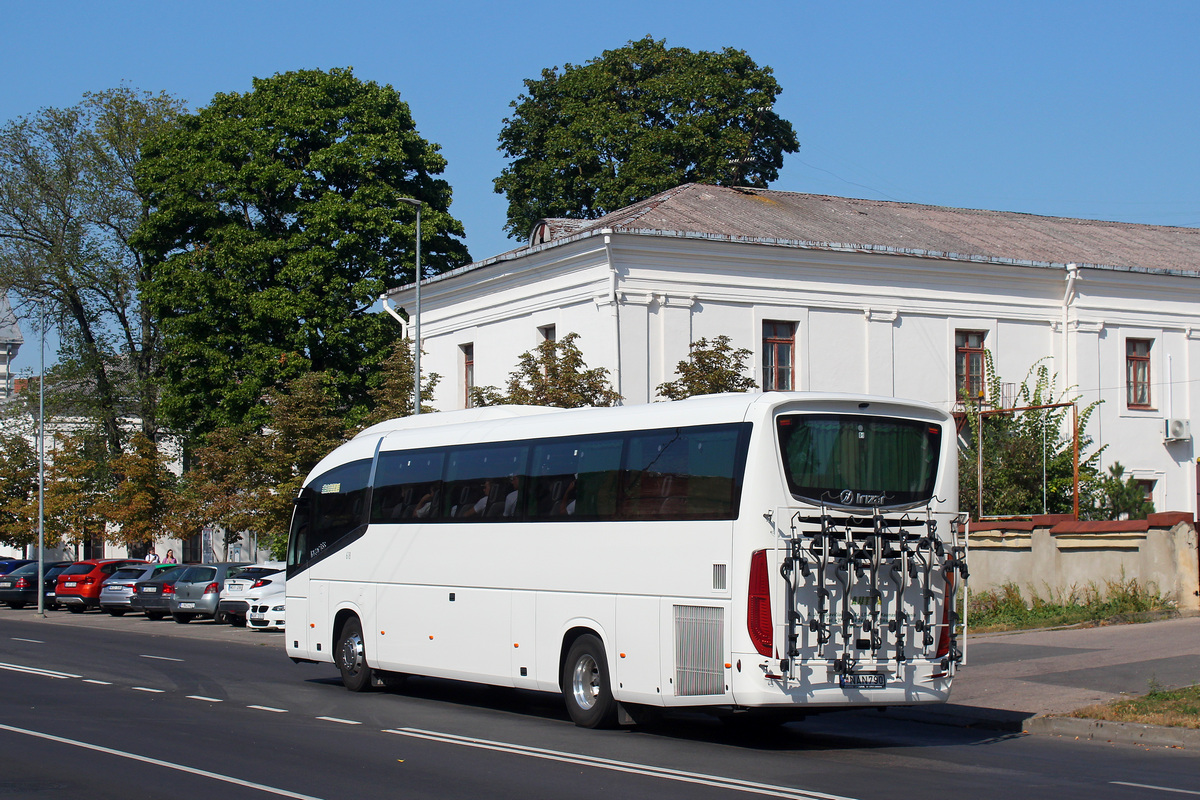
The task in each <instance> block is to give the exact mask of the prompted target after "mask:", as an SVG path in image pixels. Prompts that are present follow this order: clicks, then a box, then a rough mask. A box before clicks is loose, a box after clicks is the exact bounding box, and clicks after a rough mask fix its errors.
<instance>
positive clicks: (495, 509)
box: [442, 443, 529, 520]
mask: <svg viewBox="0 0 1200 800" xmlns="http://www.w3.org/2000/svg"><path fill="white" fill-rule="evenodd" d="M528 457H529V447H528V446H527V445H525V444H523V443H522V444H496V445H480V446H478V447H463V448H459V449H456V450H453V451H451V453H450V455H449V458H448V460H447V463H446V482H445V484H444V488H445V496H444V497H443V499H442V508H443V510H444V512H445V515H446V516H447V517H449V518H453V519H471V520H491V519H503V518H504V511H505V509H506V508H507V509H509V511H510V514H509V516H510V518H511V517H512V516H513V515H514V514H516V512H517V511H518V510H520V509H521V508H522V507H523V506H522V503H521V495H522V494H523V492H524V487H525V486H526V485H527V482H528V476H527V475H526V467H527V464H526V462H527V459H528Z"/></svg>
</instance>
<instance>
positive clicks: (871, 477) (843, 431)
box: [779, 415, 941, 505]
mask: <svg viewBox="0 0 1200 800" xmlns="http://www.w3.org/2000/svg"><path fill="white" fill-rule="evenodd" d="M779 432H780V446H781V447H782V448H783V453H784V467H785V472H786V473H787V479H788V484H789V487H790V489H791V491H792V493H793V494H795V495H797V496H801V497H806V498H808V499H811V500H815V501H817V502H827V503H835V504H841V505H890V504H901V503H909V502H916V501H919V500H924V499H928V497H929V495H930V493H931V492H932V490H933V483H934V480H935V479H936V473H937V459H938V442H939V441H940V435H941V432H940V428H938V427H937V426H931V425H928V424H925V423H921V422H916V421H910V420H889V419H881V418H872V417H857V416H854V417H845V416H836V417H835V416H808V415H796V416H789V417H782V418H780V420H779ZM860 495H861V496H870V497H869V498H860Z"/></svg>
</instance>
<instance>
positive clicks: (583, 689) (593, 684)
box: [571, 655, 600, 710]
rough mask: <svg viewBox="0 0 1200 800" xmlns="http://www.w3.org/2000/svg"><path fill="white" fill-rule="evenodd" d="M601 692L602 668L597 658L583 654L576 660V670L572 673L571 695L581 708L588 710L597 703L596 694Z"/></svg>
mask: <svg viewBox="0 0 1200 800" xmlns="http://www.w3.org/2000/svg"><path fill="white" fill-rule="evenodd" d="M599 693H600V669H599V667H597V665H596V659H594V658H592V657H591V656H590V655H583V656H581V657H580V659H579V660H578V661H576V662H575V671H574V672H573V673H572V675H571V695H572V696H573V697H574V698H575V703H576V705H578V706H579V707H580V708H582V709H585V710H588V709H591V707H592V706H594V705H596V695H598V694H599Z"/></svg>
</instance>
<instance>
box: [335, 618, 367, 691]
mask: <svg viewBox="0 0 1200 800" xmlns="http://www.w3.org/2000/svg"><path fill="white" fill-rule="evenodd" d="M334 652H335V653H337V665H338V671H339V672H341V673H342V685H343V686H345V687H346V688H347V689H349V690H350V691H352V692H365V691H366V690H368V689H370V688H371V668H370V667H369V666H367V648H366V645H365V644H364V643H363V635H362V623H360V622H359V621H358V617H350V618H349V619H347V620H346V622H345V623H344V624H343V625H342V630H341V633H339V634H338V641H337V649H336V650H335V651H334Z"/></svg>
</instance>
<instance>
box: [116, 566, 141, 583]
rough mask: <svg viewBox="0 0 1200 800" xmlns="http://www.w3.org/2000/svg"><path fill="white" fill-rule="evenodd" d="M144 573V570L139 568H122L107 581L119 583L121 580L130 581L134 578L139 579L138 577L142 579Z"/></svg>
mask: <svg viewBox="0 0 1200 800" xmlns="http://www.w3.org/2000/svg"><path fill="white" fill-rule="evenodd" d="M145 571H146V570H144V569H142V568H141V567H122V568H121V569H119V570H117V571H116V572H114V573H113V574H112V577H111V578H109V579H108V580H109V581H121V580H131V579H134V578H140V577H142V573H143V572H145Z"/></svg>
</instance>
